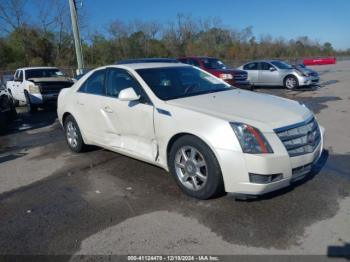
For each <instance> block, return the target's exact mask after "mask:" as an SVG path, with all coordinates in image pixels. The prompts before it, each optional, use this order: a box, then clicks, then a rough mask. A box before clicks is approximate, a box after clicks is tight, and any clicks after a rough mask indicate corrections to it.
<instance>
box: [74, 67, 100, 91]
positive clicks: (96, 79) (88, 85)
mask: <svg viewBox="0 0 350 262" xmlns="http://www.w3.org/2000/svg"><path fill="white" fill-rule="evenodd" d="M105 73H106V70H99V71H96V72H94V73H93V74H92V75H91V76H90V77H89V78H88V79H87V80H86V81H85V82H84V84H83V85H82V86H81V87H80V89H79V92H83V93H88V94H94V95H104V94H105V93H106V92H105Z"/></svg>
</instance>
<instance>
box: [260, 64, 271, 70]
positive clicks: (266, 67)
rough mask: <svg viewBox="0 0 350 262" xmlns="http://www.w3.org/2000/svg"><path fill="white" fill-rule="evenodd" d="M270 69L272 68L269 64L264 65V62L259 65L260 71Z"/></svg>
mask: <svg viewBox="0 0 350 262" xmlns="http://www.w3.org/2000/svg"><path fill="white" fill-rule="evenodd" d="M271 67H273V66H272V65H270V64H269V63H266V62H262V63H260V69H261V70H264V71H269V70H270V68H271Z"/></svg>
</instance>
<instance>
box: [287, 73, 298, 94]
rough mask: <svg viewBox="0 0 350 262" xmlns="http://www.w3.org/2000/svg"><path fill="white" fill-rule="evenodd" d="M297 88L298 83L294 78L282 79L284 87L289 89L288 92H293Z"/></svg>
mask: <svg viewBox="0 0 350 262" xmlns="http://www.w3.org/2000/svg"><path fill="white" fill-rule="evenodd" d="M298 86H299V82H298V79H297V78H296V77H295V76H292V75H290V76H287V77H286V78H285V79H284V87H285V88H287V89H289V90H293V89H295V88H297V87H298Z"/></svg>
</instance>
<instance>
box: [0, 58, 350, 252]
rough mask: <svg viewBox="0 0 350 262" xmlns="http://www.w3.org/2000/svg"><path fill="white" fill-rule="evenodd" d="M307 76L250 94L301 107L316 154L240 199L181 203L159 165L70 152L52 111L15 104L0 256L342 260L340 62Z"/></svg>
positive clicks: (349, 217) (344, 133)
mask: <svg viewBox="0 0 350 262" xmlns="http://www.w3.org/2000/svg"><path fill="white" fill-rule="evenodd" d="M314 69H315V70H317V71H319V73H320V75H321V85H320V87H318V88H317V87H315V88H303V89H299V90H295V91H287V90H285V89H283V88H269V87H266V88H259V89H257V90H256V92H263V93H269V94H273V95H278V96H283V97H286V98H290V99H294V100H298V101H301V102H303V103H305V104H306V105H307V106H308V107H309V108H310V109H311V110H312V111H313V112H314V113H315V114H316V117H317V119H318V121H319V123H320V124H321V125H323V126H324V127H325V128H326V141H325V149H326V150H325V151H324V152H323V155H322V157H321V159H320V161H319V163H318V164H317V166H316V168H315V170H314V171H313V173H312V175H310V177H309V178H308V179H306V180H304V181H302V182H301V183H299V184H297V185H295V186H293V187H290V188H287V189H284V190H282V191H279V192H276V193H273V194H270V195H267V196H264V197H262V198H260V199H256V200H251V201H235V199H234V198H233V196H231V195H226V196H224V197H221V198H217V199H213V200H208V201H199V200H195V199H191V198H189V197H187V196H186V195H184V194H183V193H182V192H181V191H180V190H179V188H178V187H177V185H176V183H175V181H174V179H173V178H172V177H171V175H169V174H168V173H167V172H165V171H163V170H162V169H160V168H158V167H155V166H152V165H149V164H146V163H143V162H140V161H137V160H134V159H131V158H128V157H125V156H122V155H119V154H116V153H113V152H109V151H107V150H102V149H99V148H91V150H89V152H86V153H83V154H74V153H72V152H70V151H69V149H68V147H67V146H66V143H65V140H64V135H63V132H62V129H61V127H60V125H59V123H58V121H57V118H56V112H55V110H54V109H53V110H45V111H44V110H43V111H39V112H38V113H37V114H34V115H29V114H28V113H26V110H25V109H24V108H18V111H19V112H20V113H19V119H18V120H17V121H16V122H15V123H14V124H13V125H12V126H11V128H10V130H9V131H8V133H7V134H5V135H4V136H1V137H0V236H1V237H0V254H66V255H72V254H213V255H214V254H217V255H218V254H328V255H334V254H332V252H333V251H332V250H338V251H339V250H342V251H344V250H347V252H348V253H350V226H349V221H350V131H349V130H350V61H345V62H339V63H338V64H336V65H331V66H318V67H314ZM252 106H254V105H252ZM271 113H273V112H271ZM232 172H233V175H234V170H233V171H232ZM335 255H337V254H335Z"/></svg>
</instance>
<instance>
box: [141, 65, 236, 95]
mask: <svg viewBox="0 0 350 262" xmlns="http://www.w3.org/2000/svg"><path fill="white" fill-rule="evenodd" d="M136 72H137V73H138V74H139V75H140V76H141V77H142V78H143V80H144V81H145V82H146V83H147V85H148V86H149V87H150V88H151V89H152V91H153V92H154V93H155V95H156V96H157V97H159V98H160V99H162V100H171V99H176V98H181V97H189V96H195V95H201V94H208V93H214V92H220V91H225V90H231V89H233V87H232V86H230V85H228V84H226V83H223V82H222V81H220V80H218V79H216V78H215V77H213V76H212V75H209V74H207V73H204V72H202V71H200V70H198V69H196V68H193V67H163V68H148V69H138V70H136Z"/></svg>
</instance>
